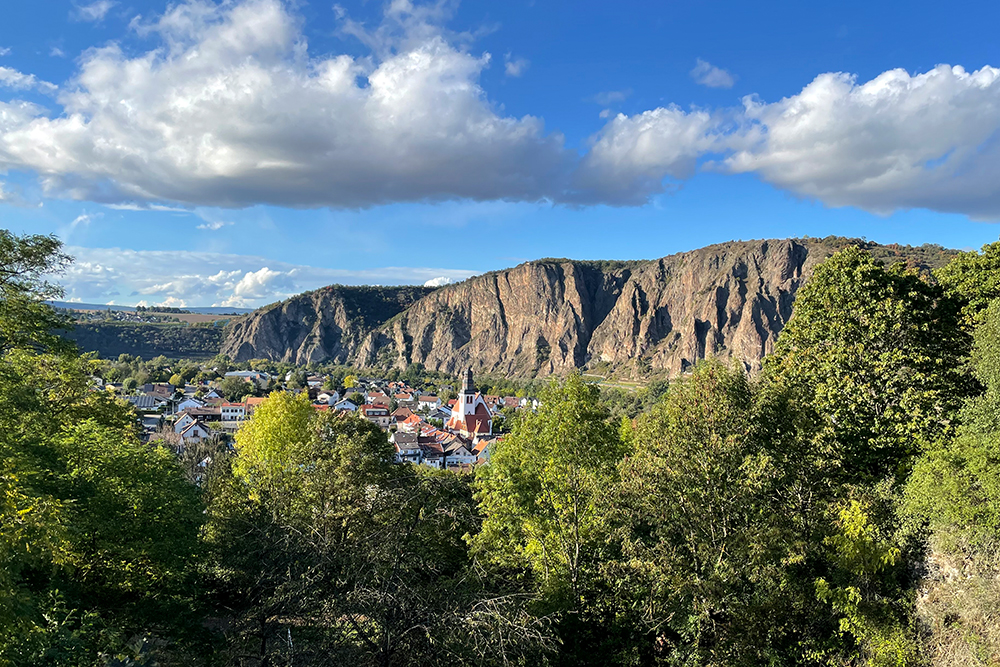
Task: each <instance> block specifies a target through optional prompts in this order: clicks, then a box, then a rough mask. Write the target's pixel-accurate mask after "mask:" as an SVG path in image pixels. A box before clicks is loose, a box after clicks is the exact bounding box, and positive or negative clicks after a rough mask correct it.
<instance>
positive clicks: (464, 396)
mask: <svg viewBox="0 0 1000 667" xmlns="http://www.w3.org/2000/svg"><path fill="white" fill-rule="evenodd" d="M458 402H459V403H460V404H461V406H462V416H465V415H471V414H475V412H476V383H475V382H474V381H473V379H472V369H471V368H470V369H469V370H467V371H465V376H464V377H463V378H462V391H461V393H459V395H458Z"/></svg>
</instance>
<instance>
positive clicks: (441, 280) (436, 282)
mask: <svg viewBox="0 0 1000 667" xmlns="http://www.w3.org/2000/svg"><path fill="white" fill-rule="evenodd" d="M449 284H451V278H449V277H447V276H438V277H437V278H431V279H430V280H428V281H426V282H425V283H424V287H441V286H442V285H449Z"/></svg>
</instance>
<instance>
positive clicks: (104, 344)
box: [65, 322, 224, 359]
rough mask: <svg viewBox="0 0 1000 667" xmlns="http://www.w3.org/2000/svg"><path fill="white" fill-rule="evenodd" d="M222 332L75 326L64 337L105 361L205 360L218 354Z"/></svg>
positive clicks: (166, 326)
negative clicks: (124, 356)
mask: <svg viewBox="0 0 1000 667" xmlns="http://www.w3.org/2000/svg"><path fill="white" fill-rule="evenodd" d="M223 332H224V329H223V328H222V327H216V326H189V325H184V324H136V323H132V322H87V323H77V324H74V325H73V326H72V328H70V329H69V330H68V331H67V332H66V334H65V335H66V337H67V338H69V339H70V340H72V341H74V342H75V343H76V345H77V346H78V347H79V348H80V350H81V351H83V352H96V353H97V354H98V356H100V357H102V358H105V359H113V358H116V357H118V356H119V355H121V354H130V355H132V356H139V357H143V358H146V359H149V358H151V357H157V356H161V355H162V356H165V357H170V358H172V359H208V358H210V357H214V356H215V355H216V354H218V353H219V348H220V347H221V346H222V338H223V335H224V334H223Z"/></svg>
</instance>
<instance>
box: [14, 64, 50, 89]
mask: <svg viewBox="0 0 1000 667" xmlns="http://www.w3.org/2000/svg"><path fill="white" fill-rule="evenodd" d="M0 87H4V88H13V89H14V90H40V91H43V92H53V91H55V90H57V89H58V88H57V86H55V85H54V84H51V83H49V82H48V81H42V80H40V79H37V78H35V75H34V74H24V73H23V72H18V71H17V70H16V69H12V68H10V67H0Z"/></svg>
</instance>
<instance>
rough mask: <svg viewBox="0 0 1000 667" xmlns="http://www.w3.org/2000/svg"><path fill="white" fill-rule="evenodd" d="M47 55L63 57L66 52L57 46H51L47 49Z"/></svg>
mask: <svg viewBox="0 0 1000 667" xmlns="http://www.w3.org/2000/svg"><path fill="white" fill-rule="evenodd" d="M49 55H50V56H51V57H53V58H65V57H66V52H65V51H63V50H62V49H60V48H59V47H58V46H53V47H52V48H51V49H49Z"/></svg>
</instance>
